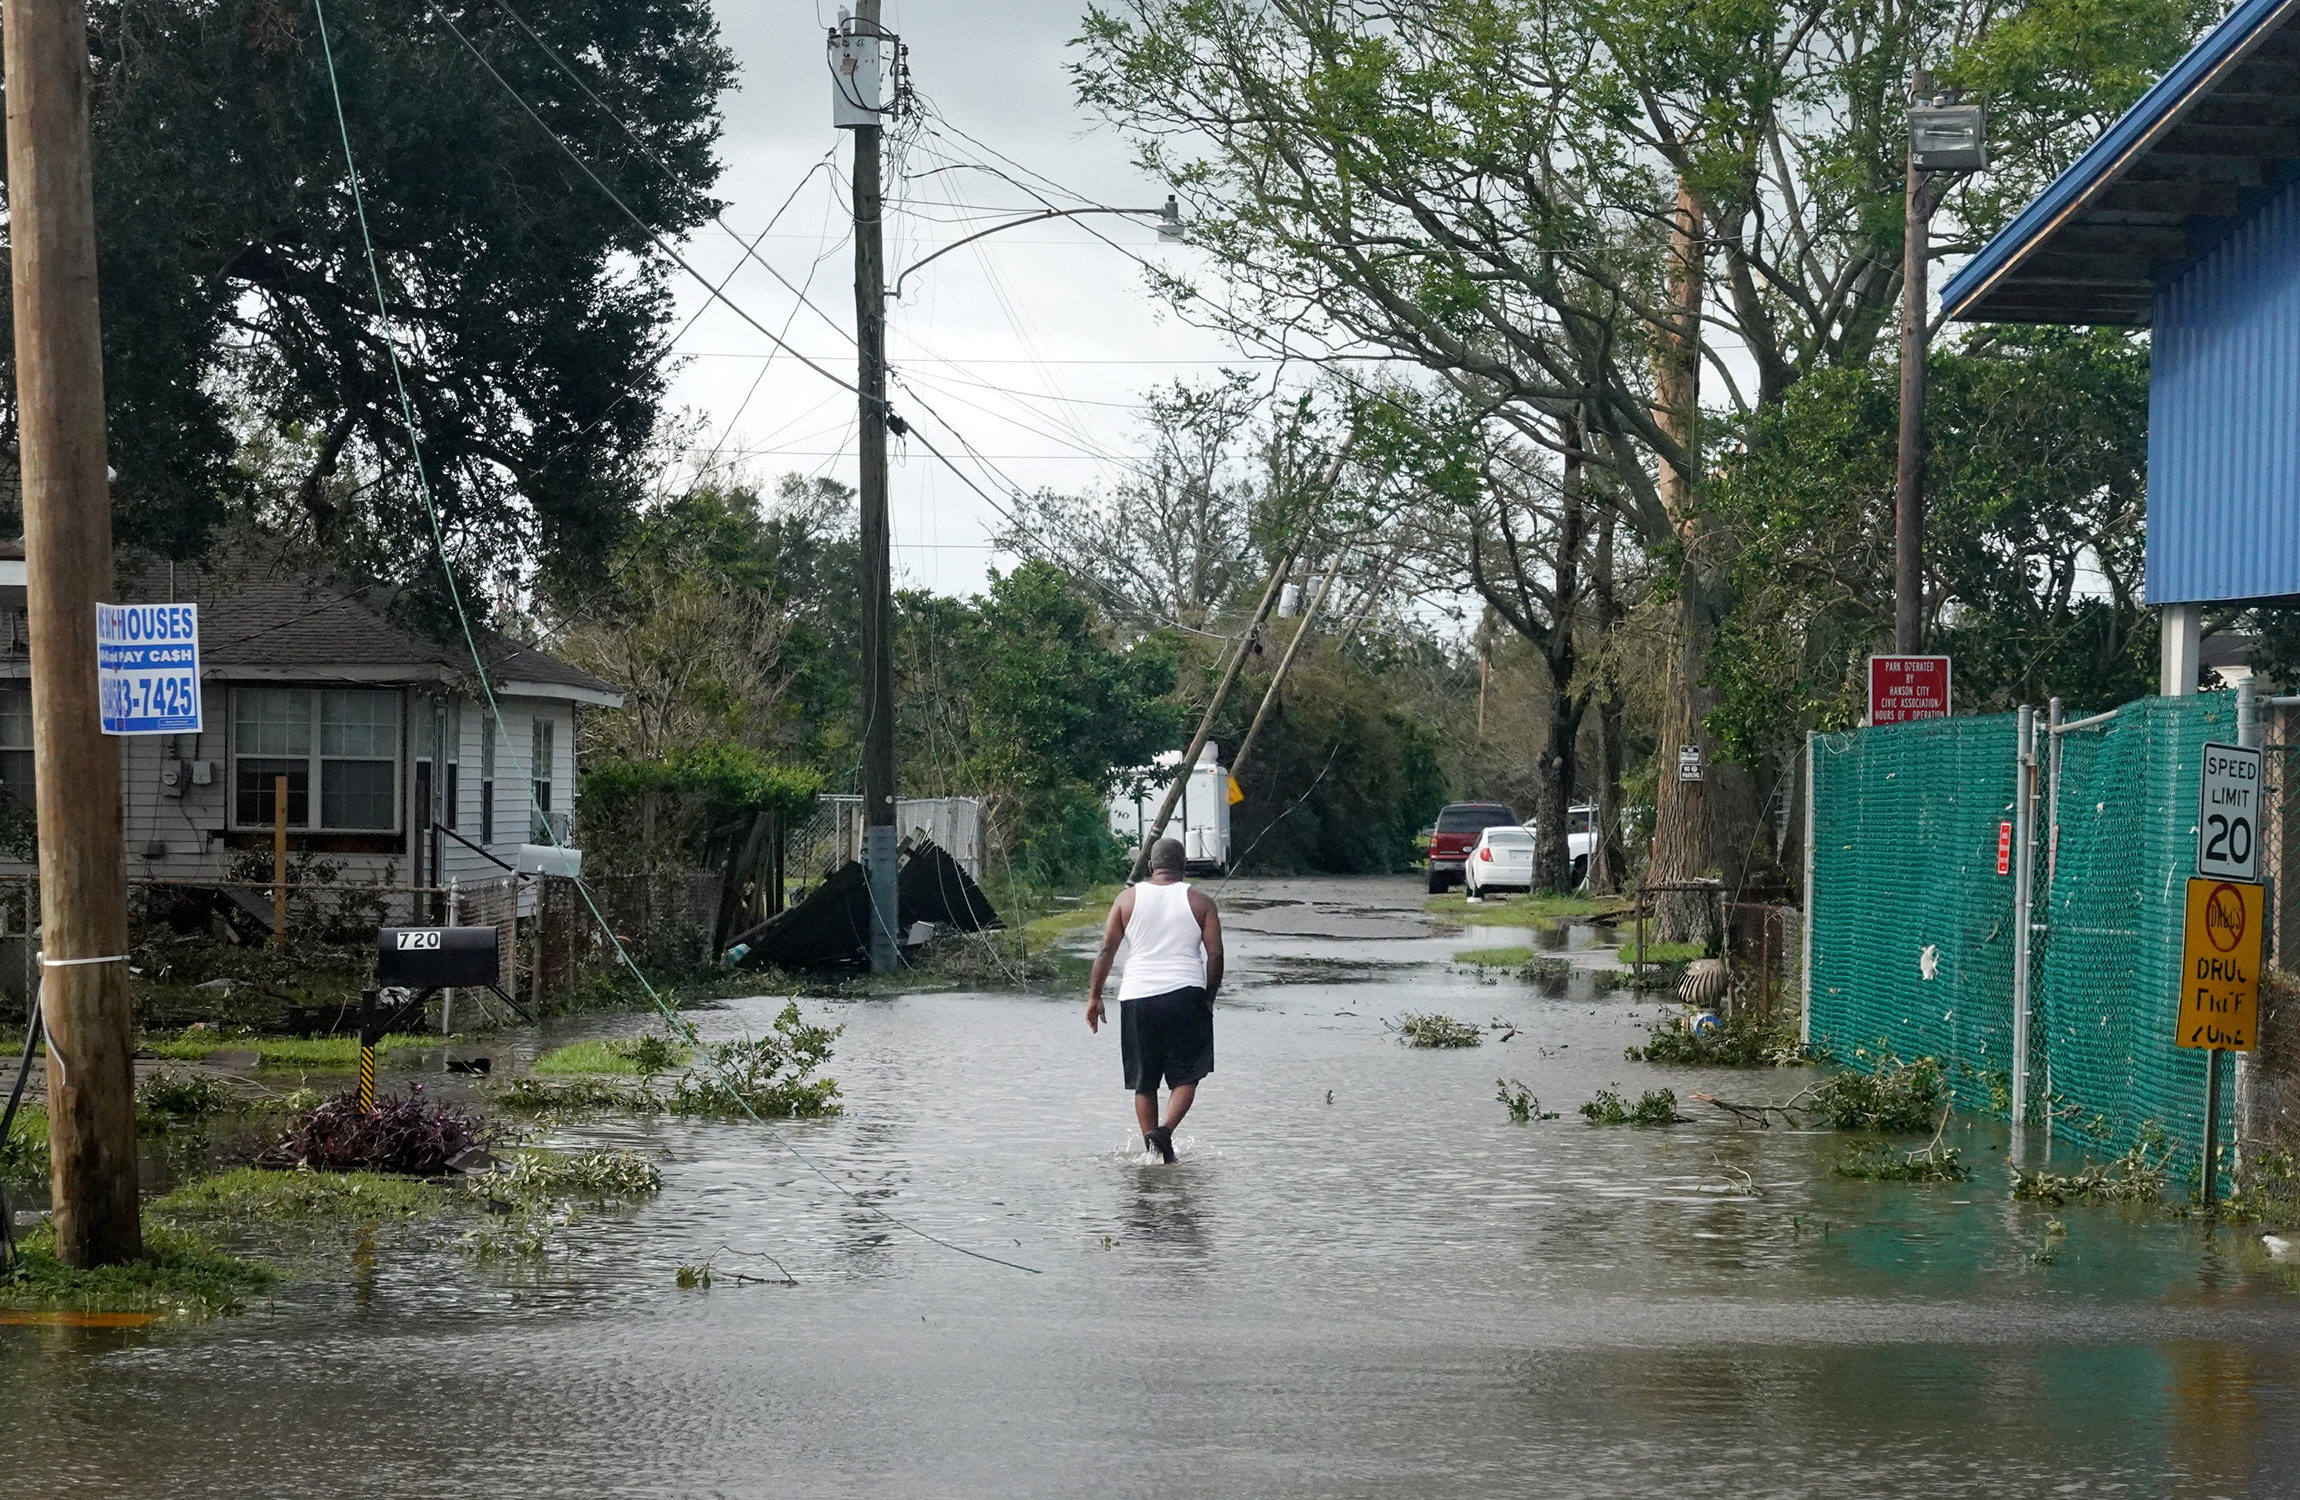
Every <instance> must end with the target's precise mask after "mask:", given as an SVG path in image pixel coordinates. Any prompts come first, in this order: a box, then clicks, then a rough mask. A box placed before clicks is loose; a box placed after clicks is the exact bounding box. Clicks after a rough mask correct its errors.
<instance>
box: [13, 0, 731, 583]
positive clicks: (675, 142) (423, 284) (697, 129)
mask: <svg viewBox="0 0 2300 1500" xmlns="http://www.w3.org/2000/svg"><path fill="white" fill-rule="evenodd" d="M533 9H534V12H535V13H534V15H533V16H532V17H530V19H531V21H532V23H533V24H534V25H535V26H536V28H537V29H538V30H539V31H540V32H541V34H542V35H543V36H544V37H545V38H546V39H547V40H548V41H549V42H550V43H551V45H552V46H553V47H554V48H555V49H556V50H557V51H558V52H559V53H560V54H561V55H562V56H563V57H568V58H572V59H580V60H582V61H578V62H577V63H576V66H578V67H579V68H582V69H584V70H585V71H586V74H587V81H588V82H589V84H590V86H591V87H592V88H593V89H594V90H595V91H597V92H598V93H599V94H600V95H601V96H602V97H603V98H604V99H605V100H606V101H607V102H608V103H609V104H610V105H611V106H612V107H613V108H614V109H615V111H616V112H617V113H619V114H620V115H621V116H622V117H623V118H624V119H625V120H627V121H629V122H630V123H631V124H632V126H633V127H634V129H636V131H637V132H638V133H639V134H640V135H641V136H642V137H643V138H644V139H645V140H646V141H647V143H648V145H649V147H650V148H651V150H652V152H653V156H652V157H650V156H646V155H642V154H640V153H639V152H637V151H636V150H634V148H633V146H632V144H631V141H630V140H629V138H627V137H626V136H625V135H624V134H623V133H622V132H621V131H620V130H619V129H618V128H617V127H616V125H615V124H614V123H613V122H612V121H611V120H609V119H608V118H607V117H606V116H605V115H603V114H602V113H601V112H600V111H599V110H598V109H597V108H596V107H595V106H594V105H592V104H591V103H589V102H588V101H587V100H585V99H584V98H583V97H582V95H581V93H580V91H579V90H578V89H577V88H576V87H575V85H574V84H572V83H571V82H569V81H568V79H567V78H566V77H565V76H564V75H562V74H561V73H559V72H558V71H557V70H556V69H555V68H554V67H553V66H552V64H551V63H550V61H549V60H548V59H547V58H546V57H544V56H543V55H542V53H541V52H540V51H539V50H538V49H537V48H536V47H535V46H534V45H533V44H532V43H531V42H530V41H528V39H527V38H526V37H525V35H524V34H523V33H521V32H520V31H519V30H518V29H517V27H515V26H514V25H513V23H512V22H511V21H510V19H509V18H508V17H506V16H505V15H504V14H503V13H502V12H500V11H499V10H498V9H496V8H494V7H492V6H489V5H487V4H484V3H479V0H456V3H449V4H446V5H444V6H443V7H441V8H440V9H439V10H436V11H435V10H434V8H433V7H432V6H431V5H430V3H429V0H340V3H338V4H335V5H332V6H330V8H329V12H328V15H329V20H330V22H331V23H332V30H331V32H330V37H331V39H332V42H333V45H334V50H335V57H336V62H337V66H338V68H339V70H340V72H341V75H342V83H343V94H344V106H345V110H346V113H347V115H348V117H349V130H350V135H351V142H352V147H353V150H354V151H355V152H356V153H357V154H358V158H359V171H360V179H361V184H362V187H363V188H364V191H365V195H366V202H367V210H368V215H369V219H370V221H371V223H372V225H373V228H374V232H375V238H376V243H377V248H378V250H379V251H380V253H381V257H382V261H383V275H384V282H385V290H386V294H387V296H388V299H389V303H390V307H391V315H392V319H393V322H394V323H395V324H396V325H397V330H396V338H395V339H394V346H395V347H396V349H397V351H398V354H399V360H400V364H401V368H402V370H403V371H404V373H405V376H406V380H407V386H408V393H409V396H410V398H411V399H412V401H413V404H414V409H415V425H416V429H417V433H418V434H419V435H420V437H421V440H422V448H423V461H424V467H425V469H426V471H427V472H428V474H429V477H430V480H431V484H432V488H433V491H434V493H435V495H436V496H437V499H438V503H439V506H440V511H441V516H440V519H441V523H442V525H443V526H444V527H445V529H446V533H447V536H448V540H449V545H450V548H451V550H452V554H453V556H454V557H455V559H456V561H457V563H458V565H459V566H461V567H463V568H465V569H466V570H468V572H469V573H470V574H471V576H472V577H474V578H486V579H492V578H493V577H494V576H496V572H497V569H498V568H499V567H500V566H501V565H503V564H506V563H515V562H520V561H523V560H526V559H529V558H532V557H534V556H537V555H538V554H539V555H540V556H541V557H542V558H543V559H544V560H546V561H547V562H549V563H551V564H553V565H555V566H564V567H570V568H574V570H575V571H577V572H580V571H581V569H580V567H577V566H576V565H578V564H583V563H595V562H596V561H597V559H598V558H599V557H600V556H601V555H602V553H603V552H604V551H605V549H606V547H607V546H608V545H609V544H610V543H611V542H612V540H613V539H614V537H615V536H616V534H617V533H618V531H619V529H620V527H621V525H622V523H623V522H624V520H625V519H626V518H627V517H628V516H629V515H630V514H631V513H632V512H633V511H634V510H635V509H636V508H637V506H638V503H639V500H640V495H641V479H642V477H643V475H644V472H645V462H644V460H645V457H646V450H647V446H648V444H649V443H650V441H651V440H652V439H653V437H654V435H655V427H656V420H657V416H658V411H659V407H660V403H661V397H662V391H663V373H662V365H661V357H662V354H663V352H664V350H663V339H664V324H665V320H666V318H667V315H668V313H669V310H670V301H669V297H668V294H667V291H666V288H665V285H664V281H665V275H666V266H665V263H664V261H663V260H662V258H661V256H660V255H659V253H658V252H657V251H655V250H654V248H653V247H652V246H651V245H650V244H649V242H648V240H647V239H646V237H645V236H644V235H642V234H641V233H640V232H639V231H638V230H637V229H635V228H634V227H633V226H632V225H631V224H630V222H629V221H628V220H626V219H625V218H623V217H622V215H621V214H620V213H619V212H618V211H617V210H616V209H615V207H614V206H613V205H612V204H610V203H608V202H607V201H605V199H603V198H602V197H601V195H600V194H599V192H598V190H597V189H596V188H594V187H592V186H591V184H590V183H589V182H587V181H585V180H584V179H583V177H582V176H581V174H580V173H579V172H578V170H577V169H576V167H575V166H574V165H573V164H572V163H570V162H569V161H568V160H567V159H566V157H565V156H564V155H562V154H561V152H560V150H559V148H558V147H557V146H556V145H554V144H553V143H552V141H551V140H550V139H549V138H548V137H547V136H546V135H545V134H544V133H543V132H542V131H541V130H539V129H538V128H537V127H536V125H535V123H534V121H532V120H530V119H528V118H527V117H526V115H525V114H524V112H523V111H522V110H521V109H520V107H519V105H518V104H517V103H516V102H515V101H513V100H512V99H510V98H509V97H507V96H506V95H505V94H504V93H503V91H502V90H501V89H499V88H498V87H497V86H496V85H495V84H494V83H493V82H492V81H491V80H489V79H488V78H487V77H486V75H485V74H484V73H482V72H481V71H480V69H479V67H478V65H477V64H476V63H475V62H474V61H473V60H472V58H471V57H470V56H469V55H468V54H466V53H465V52H464V51H463V49H462V48H461V46H460V45H459V44H458V43H457V42H456V40H455V39H454V37H453V36H452V35H451V34H450V33H449V32H448V30H447V29H446V27H445V26H444V25H443V24H442V20H441V16H442V15H443V14H444V15H445V16H446V17H449V18H452V19H453V20H454V22H455V24H456V25H457V26H459V27H460V28H462V29H463V31H464V32H465V34H466V35H468V36H470V37H471V38H472V39H473V41H474V43H475V44H476V45H477V46H478V47H479V48H480V49H481V50H482V51H483V52H485V53H486V54H487V55H488V57H489V58H490V60H491V61H492V62H493V64H494V66H495V67H496V68H497V69H498V70H499V71H500V72H501V73H502V74H503V76H504V77H505V78H506V79H508V80H509V81H510V82H511V83H512V85H513V86H514V87H516V88H517V89H518V90H519V92H520V93H521V94H522V95H524V96H525V98H526V99H527V100H528V101H529V102H530V103H532V104H533V105H534V107H535V109H536V111H537V113H538V114H540V115H541V117H542V118H543V119H544V120H545V121H546V122H548V123H549V125H550V126H551V128H552V129H554V130H556V131H557V132H558V133H559V134H560V135H562V136H563V137H565V138H566V139H567V141H568V142H569V143H570V144H571V145H572V146H573V147H574V149H575V150H576V151H577V152H579V153H580V154H581V155H582V156H583V157H584V159H585V160H586V161H588V162H590V163H592V164H593V165H594V168H595V169H596V170H597V171H598V172H599V174H600V175H601V176H602V177H603V178H605V179H606V180H607V181H608V182H609V183H610V184H611V185H613V186H614V187H615V189H616V191H617V192H618V193H619V194H621V195H622V196H623V198H624V200H625V201H626V202H628V203H629V204H630V205H631V206H632V208H633V209H634V210H635V211H636V212H637V213H638V215H639V216H640V217H641V218H642V219H644V220H645V221H646V222H647V223H648V224H649V225H651V226H652V227H654V228H655V229H656V230H658V231H660V232H662V233H663V234H665V235H667V236H669V237H672V238H677V237H679V236H680V235H682V234H683V233H685V232H686V231H687V230H690V229H692V228H694V227H695V226H696V225H698V224H700V223H701V222H703V221H704V220H705V219H706V218H707V217H708V216H709V215H710V213H711V212H713V211H714V209H715V207H716V205H715V204H714V203H713V202H712V200H711V199H710V198H709V196H708V191H709V189H710V186H711V184H712V183H713V181H714V180H715V179H716V178H717V176H718V171H719V168H718V163H717V162H716V160H715V159H714V156H713V146H714V144H715V142H716V140H717V137H718V132H719V117H718V112H717V100H718V96H719V95H720V93H721V92H722V91H724V90H725V89H726V88H727V87H728V85H729V84H730V83H731V81H732V79H733V76H734V70H733V63H732V61H731V59H730V58H729V57H728V55H727V53H726V51H725V50H724V49H723V48H722V47H721V46H720V45H719V41H718V33H717V28H716V24H715V22H714V21H713V20H712V17H711V12H710V8H709V6H708V5H707V4H706V3H704V0H573V3H568V4H555V5H550V6H537V7H534V8H533ZM315 24H316V23H315V21H314V18H313V14H312V12H311V11H310V10H309V9H308V8H306V7H303V6H300V5H293V4H289V3H287V0H200V3H193V4H183V3H178V0H96V3H95V4H93V5H92V6H91V7H90V18H89V48H90V55H91V59H92V62H93V66H94V75H95V76H94V83H95V90H94V95H93V104H92V117H93V118H92V124H93V131H94V145H95V182H96V223H97V235H98V249H99V257H100V264H99V274H100V284H101V295H102V299H103V312H104V354H105V361H104V363H105V395H106V404H107V408H108V414H109V418H110V424H111V427H110V431H111V460H112V463H113V466H114V468H115V469H116V470H117V471H118V476H119V477H118V480H117V482H116V484H115V486H114V488H113V498H114V505H115V507H116V511H117V531H118V534H119V535H120V536H121V537H122V538H123V539H124V540H134V541H138V542H141V543H143V544H146V545H149V546H153V547H155V548H158V549H160V550H162V551H166V552H171V553H181V552H185V551H187V550H192V549H196V548H198V547H199V546H200V544H201V543H202V541H203V540H204V539H205V538H206V537H207V535H208V534H209V532H210V531H211V530H212V529H213V527H214V526H215V525H216V524H217V523H218V521H219V520H220V519H221V517H222V516H223V515H224V513H225V511H226V509H227V507H228V506H230V505H231V504H233V503H234V502H242V501H249V500H251V498H252V499H263V498H265V497H261V496H256V497H251V496H250V493H249V492H250V490H251V489H252V488H253V478H252V476H251V471H250V469H249V468H248V467H247V466H244V465H241V464H238V463H236V462H235V455H236V454H237V453H238V452H239V451H240V448H241V445H242V441H243V439H252V438H263V439H265V440H266V449H267V454H268V460H269V461H268V464H267V465H265V466H264V467H267V468H268V469H269V470H270V471H271V472H273V473H275V474H277V475H278V477H280V478H281V479H283V480H284V481H285V482H286V483H285V488H286V495H285V496H284V497H281V498H284V500H285V502H286V503H285V504H284V505H282V504H273V505H271V506H270V507H268V511H267V517H268V519H270V520H271V521H273V522H274V523H277V524H287V525H291V526H293V527H294V528H296V529H300V530H303V531H305V532H306V533H308V534H309V535H312V536H314V537H316V538H317V539H318V540H320V541H322V542H323V543H325V544H326V545H328V546H329V547H330V548H331V550H334V551H335V552H336V553H337V554H338V555H339V556H342V557H344V558H345V560H346V561H349V562H352V563H355V564H357V565H360V566H363V567H365V568H366V569H368V570H369V571H372V572H375V573H377V574H379V575H381V576H386V577H395V578H400V579H407V578H411V577H417V576H421V575H422V573H423V572H424V570H425V568H426V566H427V563H428V559H427V557H426V553H427V551H428V548H427V547H426V546H423V545H411V544H410V539H411V538H424V537H427V536H428V535H429V526H428V523H427V522H426V521H425V520H424V518H423V514H422V508H421V505H420V502H419V500H418V497H417V493H416V485H415V477H416V471H415V451H414V448H413V446H412V445H411V443H410V441H409V434H408V432H407V431H406V429H405V426H404V424H403V422H402V419H401V414H400V410H399V406H398V400H397V395H396V392H395V389H394V387H393V384H392V379H391V375H390V370H389V363H388V360H387V357H386V348H385V342H386V338H387V331H386V329H385V327H384V325H383V324H382V323H381V322H380V321H379V319H378V317H377V314H376V308H375V293H374V290H373V286H372V284H371V282H370V280H369V275H368V268H367V264H366V261H365V257H364V253H363V249H362V244H361V238H360V234H359V229H358V225H357V222H356V220H355V218H354V216H353V212H352V200H351V192H350V179H349V176H348V175H347V173H346V170H345V164H344V155H343V140H342V137H341V135H339V133H338V129H337V124H336V116H335V108H334V104H333V101H332V98H331V95H330V90H329V83H328V76H327V70H326V67H325V64H324V62H323V59H322V55H321V47H320V41H319V37H318V34H317V32H316V30H315ZM658 161H659V162H661V163H663V165H658ZM4 268H5V260H4V259H0V270H4ZM6 308H7V299H6V298H5V297H0V316H5V314H6ZM10 347H11V341H10V340H8V339H7V338H6V337H4V336H0V357H5V356H6V354H7V352H8V350H9V349H10ZM15 390H16V382H15V377H14V372H13V370H6V371H0V440H5V441H8V442H10V443H12V442H13V422H14V411H13V407H14V399H15Z"/></svg>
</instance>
